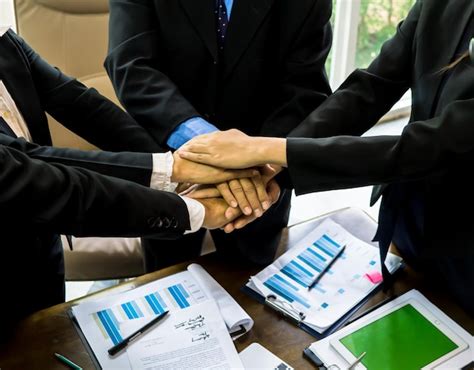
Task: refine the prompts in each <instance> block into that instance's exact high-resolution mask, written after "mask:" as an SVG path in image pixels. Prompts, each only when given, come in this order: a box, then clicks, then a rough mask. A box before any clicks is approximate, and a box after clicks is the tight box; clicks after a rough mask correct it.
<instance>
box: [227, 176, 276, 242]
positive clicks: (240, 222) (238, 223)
mask: <svg viewBox="0 0 474 370" xmlns="http://www.w3.org/2000/svg"><path fill="white" fill-rule="evenodd" d="M267 192H268V195H269V196H270V201H271V204H272V205H273V204H275V203H276V202H277V201H278V199H279V198H280V192H281V190H280V186H279V185H278V183H277V182H276V181H275V180H270V182H269V183H268V185H267ZM227 212H228V215H227V216H228V218H231V217H233V216H234V215H235V213H234V212H235V208H228V209H227ZM256 219H257V217H256V216H255V214H252V215H250V216H246V215H244V216H241V217H239V218H237V219H236V220H235V221H233V222H230V223H228V224H227V225H225V227H224V231H225V232H226V233H231V232H233V231H234V230H238V229H242V228H244V227H245V226H247V225H248V224H249V223H251V222H253V221H255V220H256Z"/></svg>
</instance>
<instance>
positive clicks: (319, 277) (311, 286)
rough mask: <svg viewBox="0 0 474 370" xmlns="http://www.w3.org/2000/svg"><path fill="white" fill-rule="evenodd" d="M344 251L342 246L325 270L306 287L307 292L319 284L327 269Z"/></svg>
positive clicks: (344, 247)
mask: <svg viewBox="0 0 474 370" xmlns="http://www.w3.org/2000/svg"><path fill="white" fill-rule="evenodd" d="M345 249H346V246H345V245H344V246H343V247H342V248H341V249H339V252H337V254H336V255H335V256H334V258H333V259H332V261H331V262H329V263H328V264H327V265H326V267H325V268H323V270H322V271H321V272H320V273H319V275H318V276H317V277H316V278H315V279H314V280H313V282H312V283H311V284H309V286H308V290H310V289H311V288H313V287H314V286H315V285H316V284H317V283H319V280H321V278H322V277H323V276H324V274H325V273H326V272H328V271H329V269H330V268H331V266H332V265H334V262H336V260H337V259H338V258H339V257H341V256H342V254H343V253H344V250H345Z"/></svg>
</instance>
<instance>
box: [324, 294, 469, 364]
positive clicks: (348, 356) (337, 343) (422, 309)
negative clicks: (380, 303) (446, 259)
mask: <svg viewBox="0 0 474 370" xmlns="http://www.w3.org/2000/svg"><path fill="white" fill-rule="evenodd" d="M409 304H410V305H412V306H413V307H414V308H415V309H416V310H417V311H418V312H419V313H421V314H422V315H423V316H424V317H425V318H426V319H428V320H429V321H430V322H431V323H432V324H433V325H434V326H435V327H436V328H438V329H439V330H440V331H441V332H442V333H443V334H444V335H446V336H447V337H448V338H449V339H451V340H452V341H453V342H454V343H455V344H456V345H457V346H458V348H456V349H454V350H452V351H451V352H449V353H447V354H445V355H444V356H442V357H440V358H439V359H437V360H435V361H433V362H431V363H429V364H427V365H426V366H425V367H423V369H433V368H434V367H435V366H438V365H440V364H442V363H443V362H445V361H447V360H449V359H450V358H452V357H453V356H455V355H457V354H458V353H461V352H463V351H465V350H466V349H467V348H469V345H468V343H466V342H465V341H464V340H463V339H462V338H460V337H459V336H458V335H457V334H456V333H454V332H453V331H452V330H451V329H450V328H449V327H448V326H447V325H446V324H445V323H444V322H443V321H442V320H441V319H440V318H438V317H437V316H436V315H435V314H434V313H433V312H431V311H430V310H429V309H428V308H427V307H426V306H424V305H423V304H422V303H420V302H419V301H418V300H417V299H415V298H412V297H411V298H407V299H406V300H403V301H400V302H399V303H397V304H395V305H394V306H391V307H390V308H387V309H385V310H383V309H381V310H380V312H378V313H377V314H375V315H373V316H371V317H370V318H369V319H364V318H362V319H360V320H357V321H356V322H354V323H353V324H352V325H350V326H349V327H347V328H346V329H343V330H341V331H339V332H338V333H336V334H334V338H333V339H332V340H330V342H329V343H330V345H331V346H332V347H333V348H334V349H335V350H336V351H337V352H338V353H339V354H340V355H341V356H342V357H343V358H344V359H345V360H346V361H347V362H348V363H353V362H354V361H355V360H356V357H355V356H354V355H353V354H352V353H351V352H350V351H349V350H348V349H347V348H346V347H345V346H344V345H343V344H342V343H341V339H342V338H345V337H346V336H348V335H350V334H351V333H353V332H355V331H357V330H359V329H361V328H363V327H365V326H367V325H369V324H371V323H372V322H374V321H377V320H378V319H380V318H382V317H384V316H386V315H388V314H390V313H392V312H394V311H396V310H398V309H400V308H402V307H404V306H406V305H409ZM357 368H358V369H366V367H365V366H363V365H362V364H359V365H358V366H357Z"/></svg>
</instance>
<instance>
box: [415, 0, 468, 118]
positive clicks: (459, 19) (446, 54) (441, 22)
mask: <svg viewBox="0 0 474 370" xmlns="http://www.w3.org/2000/svg"><path fill="white" fill-rule="evenodd" d="M443 7H444V9H443V11H440V16H439V17H438V19H437V21H436V23H435V24H434V25H432V26H431V27H430V29H429V30H425V32H427V33H428V34H426V35H425V36H424V37H425V40H424V42H422V43H420V47H421V49H422V50H421V51H420V55H423V59H422V61H421V63H422V65H423V66H422V67H421V70H422V71H428V72H427V73H428V74H430V75H429V76H424V77H425V78H427V81H426V84H427V85H426V91H427V94H428V95H427V99H426V104H425V109H426V110H425V111H424V116H425V117H429V116H430V115H431V113H432V111H433V106H434V104H435V100H436V97H437V96H438V90H439V88H440V85H441V81H442V80H443V77H444V75H445V73H446V72H439V71H441V70H442V69H443V67H445V66H447V65H448V64H449V63H450V62H451V61H452V59H453V57H455V55H454V53H455V52H456V49H457V48H458V45H459V42H460V41H461V39H462V37H463V35H464V30H465V28H466V25H467V23H468V21H469V17H471V16H472V11H473V2H472V0H458V3H457V4H456V6H446V5H443ZM460 9H462V10H463V11H462V12H460V11H459V10H460ZM446 25H450V27H449V32H447V28H446ZM432 66H434V68H433V67H432ZM433 76H434V77H433Z"/></svg>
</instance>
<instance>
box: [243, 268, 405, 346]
mask: <svg viewBox="0 0 474 370" xmlns="http://www.w3.org/2000/svg"><path fill="white" fill-rule="evenodd" d="M402 268H403V266H401V267H400V269H399V270H401V269H402ZM399 270H398V271H399ZM398 271H397V273H398ZM241 290H242V291H243V292H244V293H245V294H247V295H248V296H250V297H252V298H253V299H255V300H256V301H258V302H259V303H261V304H264V305H266V306H268V307H270V308H272V309H273V310H275V311H277V312H278V313H279V314H280V315H282V316H283V317H285V318H286V319H287V320H288V321H289V322H291V323H292V324H294V325H296V326H297V327H299V328H300V329H302V330H304V331H305V332H306V333H308V334H310V335H312V336H313V337H315V338H316V339H322V338H325V337H327V336H328V335H331V334H333V333H334V332H336V331H337V330H339V329H340V328H342V327H343V326H344V325H345V323H346V322H347V321H348V320H349V319H350V318H351V317H352V316H353V315H354V314H355V313H356V312H357V311H359V309H360V308H361V307H362V306H364V305H365V304H366V303H367V301H368V300H369V299H370V298H371V297H372V296H374V295H375V294H377V293H378V292H380V291H381V290H382V285H380V286H378V287H377V288H375V289H374V290H373V291H372V292H371V294H369V295H368V296H366V298H365V299H363V300H362V301H360V302H359V303H358V304H357V305H355V306H354V307H353V308H352V309H351V310H349V311H348V312H347V313H346V314H345V315H344V316H342V317H341V318H340V319H339V320H338V321H336V322H335V323H334V324H333V325H331V326H330V327H329V328H327V329H326V330H325V331H324V332H323V333H318V332H317V331H316V330H314V329H312V328H311V327H310V326H308V325H306V324H305V323H304V322H303V320H304V318H301V317H297V316H296V315H295V313H293V312H291V311H289V310H285V309H284V307H277V306H275V305H272V304H271V303H269V302H268V301H269V300H268V299H266V298H264V297H262V296H261V295H260V294H258V293H257V292H255V291H254V290H252V289H250V288H248V287H247V286H243V287H242V289H241Z"/></svg>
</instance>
